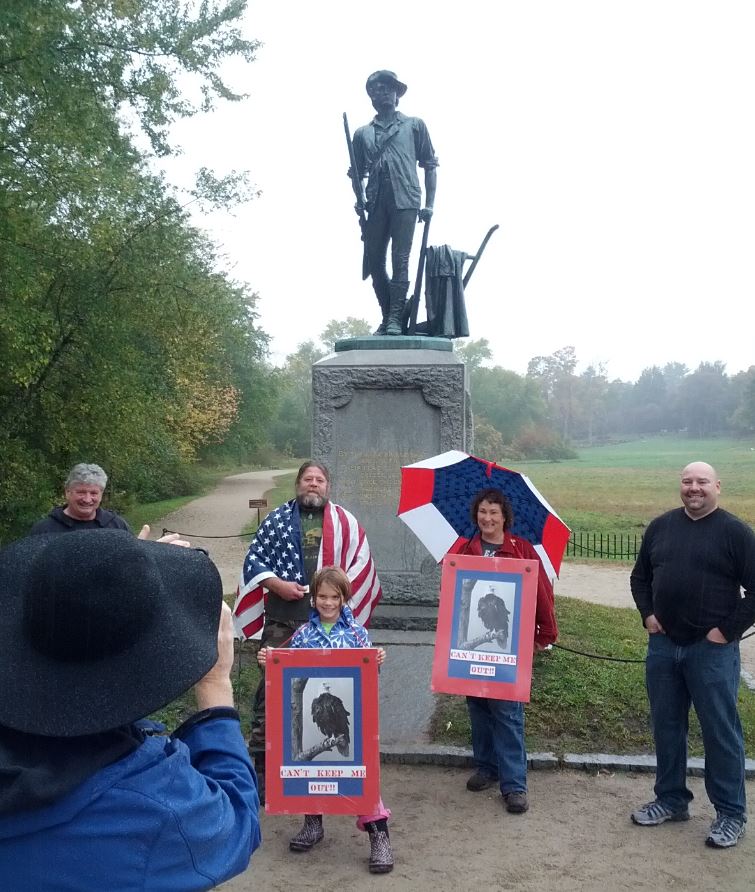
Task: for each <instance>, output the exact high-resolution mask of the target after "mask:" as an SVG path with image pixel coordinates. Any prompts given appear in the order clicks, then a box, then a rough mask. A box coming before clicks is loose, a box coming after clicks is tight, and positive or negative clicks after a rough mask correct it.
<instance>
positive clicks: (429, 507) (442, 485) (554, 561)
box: [398, 449, 570, 579]
mask: <svg viewBox="0 0 755 892" xmlns="http://www.w3.org/2000/svg"><path fill="white" fill-rule="evenodd" d="M487 487H495V488H496V489H500V490H501V492H502V493H503V494H504V495H505V496H506V498H507V499H508V500H509V502H510V503H511V507H512V509H513V511H514V524H513V527H512V528H511V529H510V530H509V531H508V532H510V533H511V534H512V535H514V536H519V537H521V538H522V539H526V540H527V541H528V542H530V543H531V544H532V545H533V546H534V548H535V551H537V553H538V555H539V556H540V560H541V561H542V562H543V566H544V567H545V570H546V572H547V573H548V576H549V577H550V578H551V579H552V578H554V577H555V576H557V575H558V571H559V570H560V569H561V559H562V558H563V556H564V549H565V548H566V543H567V541H568V539H569V533H570V530H569V527H567V526H566V524H565V523H564V522H563V521H562V520H561V518H560V517H559V516H558V515H557V514H556V512H555V511H554V510H553V508H551V506H550V505H549V504H548V502H547V501H546V500H545V499H544V498H543V497H542V496H541V495H540V493H539V492H538V490H537V488H536V487H535V485H534V484H533V483H532V481H531V480H530V479H529V478H528V477H526V476H525V475H524V474H520V473H519V472H518V471H511V470H509V469H508V468H503V467H501V466H500V465H497V464H495V462H490V461H484V460H483V459H481V458H475V456H473V455H468V454H467V453H466V452H459V451H458V450H455V449H452V450H451V451H450V452H444V453H443V454H442V455H436V456H433V458H426V459H424V461H418V462H415V463H414V464H413V465H406V466H405V467H403V468H401V496H400V500H399V506H398V516H399V517H400V518H401V520H403V521H404V523H405V524H406V525H407V526H408V527H409V529H410V530H411V531H412V532H413V533H414V535H415V536H416V537H417V538H418V539H419V540H420V542H421V543H422V544H423V545H424V546H425V548H427V550H428V551H429V552H430V554H431V555H432V556H433V557H434V558H435V560H436V561H440V560H442V559H443V556H444V555H445V554H446V552H447V551H448V550H449V548H451V546H452V545H453V544H454V543H455V542H456V541H457V540H458V539H459V538H465V539H468V538H470V537H471V536H472V535H473V534H474V533H475V532H476V531H477V527H476V526H475V525H474V524H473V523H472V519H471V517H470V516H469V506H470V504H471V502H472V499H473V498H474V495H475V493H476V492H478V491H479V490H481V489H485V488H487Z"/></svg>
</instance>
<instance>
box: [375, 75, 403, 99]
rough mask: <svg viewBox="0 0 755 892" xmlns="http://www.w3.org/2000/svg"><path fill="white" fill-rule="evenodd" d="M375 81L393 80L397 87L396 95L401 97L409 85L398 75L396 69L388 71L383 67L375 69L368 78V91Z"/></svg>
mask: <svg viewBox="0 0 755 892" xmlns="http://www.w3.org/2000/svg"><path fill="white" fill-rule="evenodd" d="M375 81H391V82H392V83H393V85H394V86H395V88H396V96H398V98H399V99H400V98H401V97H402V96H403V95H404V93H406V90H407V86H406V84H404V83H402V82H401V81H400V80H399V79H398V78H397V77H396V72H395V71H388V69H386V68H381V69H380V71H373V72H372V74H371V75H370V76H369V77H368V78H367V83H366V84H365V89H366V90H367V92H368V93H369V92H370V87H371V86H372V84H373V83H374V82H375Z"/></svg>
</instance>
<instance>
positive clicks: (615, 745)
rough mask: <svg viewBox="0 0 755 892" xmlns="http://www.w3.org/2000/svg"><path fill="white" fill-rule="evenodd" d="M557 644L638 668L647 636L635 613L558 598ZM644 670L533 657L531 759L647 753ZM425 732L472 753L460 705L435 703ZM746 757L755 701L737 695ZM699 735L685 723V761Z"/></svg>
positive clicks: (560, 653) (754, 743) (560, 655)
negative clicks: (687, 741) (535, 754)
mask: <svg viewBox="0 0 755 892" xmlns="http://www.w3.org/2000/svg"><path fill="white" fill-rule="evenodd" d="M556 611H557V614H558V625H559V633H560V634H559V643H560V644H563V645H565V646H566V647H571V648H574V649H575V650H581V651H585V652H588V653H595V654H602V655H605V656H612V657H621V658H623V659H637V660H643V659H644V656H645V644H646V639H647V636H646V634H645V632H644V631H643V629H642V627H641V625H640V622H639V618H638V614H637V611H636V610H634V609H629V608H617V607H602V606H598V605H594V604H588V603H587V602H585V601H579V600H577V599H574V598H559V597H557V598H556ZM644 669H645V667H644V664H643V663H611V662H608V661H605V660H592V659H587V658H586V657H581V656H578V655H576V654H573V653H569V652H568V651H565V650H560V649H558V648H554V649H553V650H552V651H546V652H544V653H540V654H537V655H536V656H535V663H534V667H533V678H532V700H531V701H530V703H529V704H528V705H527V707H526V716H527V718H526V739H527V749H528V750H529V751H531V752H555V753H557V754H559V755H560V754H562V753H564V752H577V753H580V752H581V753H585V752H590V753H594V752H600V753H618V754H638V753H651V752H653V739H652V735H651V733H650V720H649V715H648V703H647V695H646V693H645V680H644ZM436 701H437V706H436V710H435V714H434V716H433V719H432V724H431V737H432V739H433V741H434V742H436V743H445V744H456V745H462V746H470V745H471V733H470V728H469V717H468V714H467V706H466V702H465V700H464V698H463V697H456V696H450V695H445V694H443V695H440V696H438V697H437V698H436ZM739 709H740V717H741V719H742V726H743V728H744V735H745V750H746V752H747V754H748V755H753V754H755V693H754V692H752V691H750V690H749V689H747V688H746V687H744V685H742V686H741V687H740V693H739ZM702 753H703V749H702V740H701V737H700V728H699V725H698V723H697V719H696V717H695V716H694V712H693V713H692V714H691V716H690V754H691V755H697V756H699V755H702Z"/></svg>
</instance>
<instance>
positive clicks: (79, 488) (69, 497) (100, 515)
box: [31, 462, 145, 538]
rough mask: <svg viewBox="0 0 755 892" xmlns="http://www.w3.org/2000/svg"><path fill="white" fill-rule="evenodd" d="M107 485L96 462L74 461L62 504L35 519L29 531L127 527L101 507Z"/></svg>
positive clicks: (102, 472) (104, 474)
mask: <svg viewBox="0 0 755 892" xmlns="http://www.w3.org/2000/svg"><path fill="white" fill-rule="evenodd" d="M106 486H107V474H106V473H105V472H104V471H103V470H102V468H101V467H100V466H99V465H94V464H86V463H83V462H82V463H80V464H78V465H74V466H73V467H72V468H71V470H70V472H69V473H68V478H67V479H66V482H65V486H64V490H65V498H66V502H65V505H58V506H56V507H55V508H53V509H52V510H51V511H50V513H49V514H48V515H47V517H43V518H42V520H38V521H37V522H36V523H35V524H34V526H33V527H32V528H31V534H32V535H37V534H41V533H48V534H49V533H69V532H71V531H72V530H89V529H91V530H129V529H130V527H129V525H128V524H127V523H126V521H125V520H124V519H123V518H122V517H121V516H120V514H116V513H115V511H108V510H107V509H105V508H101V507H100V502H101V501H102V495H103V493H104V492H105V487H106ZM140 538H145V537H142V536H140Z"/></svg>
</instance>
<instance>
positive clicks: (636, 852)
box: [220, 765, 755, 892]
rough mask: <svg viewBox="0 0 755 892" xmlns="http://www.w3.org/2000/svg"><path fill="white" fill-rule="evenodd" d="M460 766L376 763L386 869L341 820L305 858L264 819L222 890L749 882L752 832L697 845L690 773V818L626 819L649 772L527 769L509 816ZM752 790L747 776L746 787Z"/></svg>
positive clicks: (648, 793)
mask: <svg viewBox="0 0 755 892" xmlns="http://www.w3.org/2000/svg"><path fill="white" fill-rule="evenodd" d="M467 774H468V772H466V771H462V770H460V769H453V768H438V767H433V766H407V765H384V766H383V767H382V777H381V780H382V791H383V798H384V800H385V802H386V804H387V805H388V806H389V807H390V808H392V810H393V819H392V820H391V839H392V842H393V846H394V849H395V859H396V866H395V868H394V871H393V873H391V874H390V875H388V876H377V877H376V876H371V875H370V874H369V873H368V872H367V856H368V853H369V845H368V843H367V840H366V838H365V834H363V833H360V832H359V831H358V830H357V829H356V828H355V826H354V821H353V819H352V818H348V817H345V816H337V817H330V816H327V817H325V819H324V823H325V839H324V840H323V842H322V843H320V844H319V845H318V846H317V847H316V848H314V849H313V850H312V851H311V852H309V853H307V854H300V853H293V852H289V850H288V839H289V837H290V836H292V835H293V834H294V833H295V832H296V831H297V830H298V829H299V826H300V824H301V818H299V817H297V816H293V815H292V816H287V815H265V816H263V818H262V834H263V840H264V841H263V844H262V848H261V849H260V850H259V852H258V853H257V854H256V855H254V857H253V858H252V863H251V865H250V867H249V868H248V869H247V871H246V872H245V873H244V874H242V875H241V876H239V877H236V878H235V879H233V880H230V881H229V882H228V883H224V884H223V885H222V886H221V887H220V888H222V889H223V890H225V892H252V890H258V889H264V890H266V892H290V890H292V889H322V890H325V889H346V890H350V889H364V890H366V892H369V890H373V889H397V890H402V892H403V890H412V892H467V890H470V889H485V890H491V892H494V890H516V892H544V890H545V892H548V890H558V892H609V890H610V892H630V890H631V892H638V890H651V889H652V890H656V889H678V890H685V892H745V890H751V889H752V888H753V878H752V870H753V867H752V865H753V858H755V831H754V832H753V834H752V835H750V836H745V838H744V839H743V840H742V841H741V842H740V844H739V845H738V846H737V847H736V848H735V849H730V850H725V851H722V850H715V849H709V848H707V847H706V846H705V845H704V839H705V835H706V832H707V829H708V826H709V824H710V821H711V820H712V819H713V811H712V809H711V807H710V805H709V803H708V801H707V798H706V796H705V791H704V789H703V785H702V781H701V780H700V779H698V778H692V779H691V784H690V786H691V789H692V791H693V792H694V794H695V801H694V802H693V804H692V819H691V820H690V821H689V822H687V823H683V824H665V825H664V826H662V827H635V826H634V825H633V824H631V823H630V820H629V813H630V811H631V810H632V809H633V808H635V807H636V806H637V805H639V804H641V803H642V802H646V801H647V800H648V799H650V798H652V778H651V776H650V775H647V774H643V775H634V774H624V773H616V774H604V773H601V774H597V775H595V774H588V773H587V772H582V771H550V770H543V771H533V772H530V775H529V779H528V783H529V787H530V799H531V803H532V805H531V808H530V810H529V812H527V814H525V815H509V814H506V813H505V812H504V811H503V809H502V808H501V799H500V796H497V795H495V794H494V793H492V792H490V791H486V792H484V793H468V792H467V791H466V789H465V787H464V784H465V781H466V778H467ZM748 794H749V795H750V796H751V797H752V796H755V782H752V781H751V782H749V783H748Z"/></svg>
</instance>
